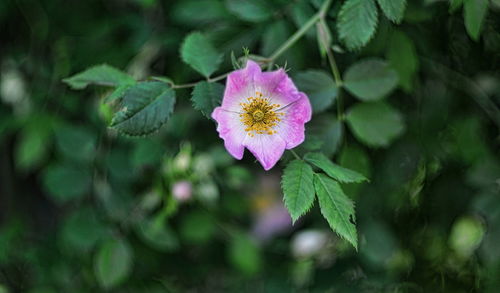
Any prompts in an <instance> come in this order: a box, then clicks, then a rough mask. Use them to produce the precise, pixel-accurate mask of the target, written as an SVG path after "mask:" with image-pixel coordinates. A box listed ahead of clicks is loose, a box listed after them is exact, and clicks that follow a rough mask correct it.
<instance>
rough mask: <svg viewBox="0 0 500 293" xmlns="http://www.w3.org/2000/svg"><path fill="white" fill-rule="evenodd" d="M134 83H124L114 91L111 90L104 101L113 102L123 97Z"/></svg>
mask: <svg viewBox="0 0 500 293" xmlns="http://www.w3.org/2000/svg"><path fill="white" fill-rule="evenodd" d="M132 85H133V84H123V85H120V86H118V87H117V88H116V89H115V90H114V91H113V92H111V93H110V94H109V95H108V96H106V98H104V103H111V102H114V101H116V100H119V99H121V98H123V95H125V93H126V92H127V90H128V89H129V88H130V87H131V86H132Z"/></svg>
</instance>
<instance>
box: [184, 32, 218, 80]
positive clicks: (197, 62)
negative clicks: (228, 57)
mask: <svg viewBox="0 0 500 293" xmlns="http://www.w3.org/2000/svg"><path fill="white" fill-rule="evenodd" d="M181 57H182V61H184V62H185V63H186V64H188V65H190V66H191V67H192V68H193V69H194V70H196V71H198V72H199V73H201V74H202V75H203V76H205V77H209V76H210V75H211V74H212V73H214V72H215V71H216V70H217V69H218V67H219V64H220V63H221V62H222V55H220V54H219V53H218V52H217V50H216V49H215V48H214V46H213V45H212V43H211V42H210V40H209V39H208V38H207V37H206V36H205V35H203V34H202V33H199V32H194V33H191V34H189V35H188V36H187V37H186V38H185V39H184V42H183V43H182V46H181Z"/></svg>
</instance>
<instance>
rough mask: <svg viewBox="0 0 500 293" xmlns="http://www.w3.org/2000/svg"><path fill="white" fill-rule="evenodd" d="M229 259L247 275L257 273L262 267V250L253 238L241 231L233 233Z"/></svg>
mask: <svg viewBox="0 0 500 293" xmlns="http://www.w3.org/2000/svg"><path fill="white" fill-rule="evenodd" d="M228 258H229V261H230V262H231V263H232V265H233V266H235V267H236V268H237V269H239V270H240V271H241V272H243V273H244V274H246V275H249V276H251V275H255V274H256V273H257V272H258V271H259V270H260V268H261V267H262V257H261V254H260V250H259V248H258V247H257V245H256V244H255V243H254V242H253V240H252V239H251V238H250V237H249V236H247V235H245V234H243V233H241V232H236V233H234V234H233V237H232V239H231V242H230V243H229V249H228Z"/></svg>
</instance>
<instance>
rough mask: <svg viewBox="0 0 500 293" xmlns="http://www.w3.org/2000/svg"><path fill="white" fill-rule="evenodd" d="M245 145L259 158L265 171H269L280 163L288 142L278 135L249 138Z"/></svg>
mask: <svg viewBox="0 0 500 293" xmlns="http://www.w3.org/2000/svg"><path fill="white" fill-rule="evenodd" d="M243 145H244V146H245V147H246V148H247V149H248V150H249V151H250V152H252V154H253V155H254V156H255V157H256V158H257V160H258V161H259V162H260V164H261V165H262V167H264V170H266V171H267V170H269V169H271V168H272V167H274V165H276V163H277V162H278V161H279V159H280V158H281V156H282V155H283V152H284V151H285V147H286V142H285V141H284V140H283V138H281V136H279V135H276V134H272V135H269V134H255V136H253V137H252V136H247V137H246V138H245V140H244V141H243Z"/></svg>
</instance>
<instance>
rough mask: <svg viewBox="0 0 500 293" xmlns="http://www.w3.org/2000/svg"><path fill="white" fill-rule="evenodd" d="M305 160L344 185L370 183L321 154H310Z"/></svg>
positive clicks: (363, 177)
mask: <svg viewBox="0 0 500 293" xmlns="http://www.w3.org/2000/svg"><path fill="white" fill-rule="evenodd" d="M304 160H306V161H307V162H309V163H311V164H313V165H315V166H316V167H318V168H320V169H321V170H323V171H324V172H325V173H326V174H327V175H328V176H330V177H332V178H334V179H336V180H338V181H340V182H343V183H352V182H356V183H358V182H363V181H368V179H367V178H366V177H365V176H363V175H361V174H359V173H358V172H356V171H353V170H349V169H347V168H344V167H341V166H339V165H337V164H335V163H333V162H332V161H330V160H329V159H328V158H327V157H326V156H325V155H323V154H321V153H308V154H306V155H305V157H304Z"/></svg>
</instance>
